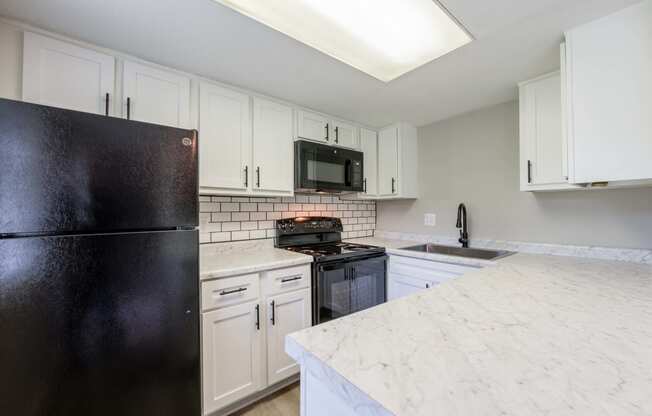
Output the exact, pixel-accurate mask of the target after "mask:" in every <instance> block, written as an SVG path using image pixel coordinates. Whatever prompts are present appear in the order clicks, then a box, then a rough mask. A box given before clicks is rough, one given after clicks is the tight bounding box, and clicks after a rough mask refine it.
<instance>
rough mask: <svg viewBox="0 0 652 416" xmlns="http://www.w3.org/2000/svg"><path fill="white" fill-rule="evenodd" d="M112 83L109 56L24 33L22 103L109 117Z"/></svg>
mask: <svg viewBox="0 0 652 416" xmlns="http://www.w3.org/2000/svg"><path fill="white" fill-rule="evenodd" d="M114 80H115V59H114V58H113V57H112V56H109V55H105V54H102V53H98V52H95V51H92V50H90V49H85V48H82V47H79V46H76V45H73V44H70V43H66V42H61V41H59V40H55V39H51V38H47V37H45V36H40V35H37V34H34V33H30V32H25V39H24V45H23V100H24V101H28V102H32V103H37V104H44V105H49V106H53V107H59V108H65V109H69V110H76V111H84V112H87V113H95V114H107V115H113V100H114V96H113V92H114ZM107 94H108V99H107Z"/></svg>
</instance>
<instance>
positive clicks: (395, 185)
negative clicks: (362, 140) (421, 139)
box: [378, 123, 419, 199]
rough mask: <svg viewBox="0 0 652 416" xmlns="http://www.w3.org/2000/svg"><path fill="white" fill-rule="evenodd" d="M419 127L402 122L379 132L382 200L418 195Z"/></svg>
mask: <svg viewBox="0 0 652 416" xmlns="http://www.w3.org/2000/svg"><path fill="white" fill-rule="evenodd" d="M417 149H418V143H417V130H416V128H415V127H413V126H410V125H409V124H407V123H399V124H396V125H393V126H390V127H387V128H385V129H383V130H381V131H380V132H379V133H378V194H379V199H392V198H417V197H418V189H419V188H418V187H419V184H418V177H417V169H418V154H417Z"/></svg>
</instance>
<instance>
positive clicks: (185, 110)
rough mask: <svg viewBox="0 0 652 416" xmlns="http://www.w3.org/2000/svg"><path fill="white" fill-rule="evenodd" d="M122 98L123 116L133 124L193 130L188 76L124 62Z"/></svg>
mask: <svg viewBox="0 0 652 416" xmlns="http://www.w3.org/2000/svg"><path fill="white" fill-rule="evenodd" d="M122 95H123V97H122V98H123V115H124V116H125V117H127V118H129V119H131V120H138V121H145V122H148V123H155V124H162V125H165V126H171V127H180V128H190V127H191V125H190V78H189V77H187V76H184V75H180V74H177V73H175V72H172V71H165V70H162V69H159V68H155V67H152V66H147V65H142V64H139V63H136V62H131V61H125V63H124V73H123V94H122ZM200 140H201V138H200Z"/></svg>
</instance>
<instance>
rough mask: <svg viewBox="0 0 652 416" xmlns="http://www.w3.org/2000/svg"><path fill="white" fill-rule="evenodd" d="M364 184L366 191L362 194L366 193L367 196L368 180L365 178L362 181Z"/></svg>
mask: <svg viewBox="0 0 652 416" xmlns="http://www.w3.org/2000/svg"><path fill="white" fill-rule="evenodd" d="M362 183H363V184H364V189H363V191H362V192H364V193H365V194H366V193H367V178H364V179H363V180H362Z"/></svg>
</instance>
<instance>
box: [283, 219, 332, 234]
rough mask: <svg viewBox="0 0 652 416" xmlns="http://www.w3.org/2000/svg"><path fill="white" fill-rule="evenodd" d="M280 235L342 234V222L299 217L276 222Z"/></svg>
mask: <svg viewBox="0 0 652 416" xmlns="http://www.w3.org/2000/svg"><path fill="white" fill-rule="evenodd" d="M276 230H277V232H278V233H279V234H285V235H287V234H310V233H328V232H342V220H340V219H339V218H331V217H297V218H286V219H282V220H276Z"/></svg>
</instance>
